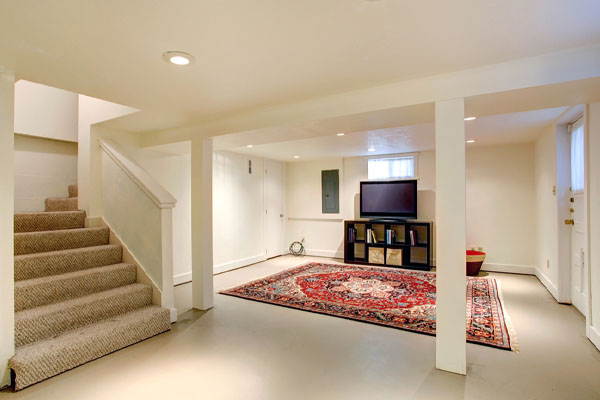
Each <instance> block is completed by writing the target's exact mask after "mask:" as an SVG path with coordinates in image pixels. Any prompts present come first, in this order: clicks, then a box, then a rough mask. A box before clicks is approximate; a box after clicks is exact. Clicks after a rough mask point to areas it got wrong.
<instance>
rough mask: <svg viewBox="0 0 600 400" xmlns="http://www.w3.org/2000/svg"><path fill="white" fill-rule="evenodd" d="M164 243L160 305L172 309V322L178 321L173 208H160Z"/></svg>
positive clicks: (162, 240)
mask: <svg viewBox="0 0 600 400" xmlns="http://www.w3.org/2000/svg"><path fill="white" fill-rule="evenodd" d="M160 229H161V243H162V249H161V254H162V298H161V302H160V305H161V306H163V307H164V308H166V309H168V310H170V311H171V322H176V321H177V309H176V308H175V291H174V289H173V209H172V208H170V207H169V208H161V209H160Z"/></svg>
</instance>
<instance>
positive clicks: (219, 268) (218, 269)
mask: <svg viewBox="0 0 600 400" xmlns="http://www.w3.org/2000/svg"><path fill="white" fill-rule="evenodd" d="M266 259H267V257H266V255H264V254H259V255H256V256H252V257H247V258H242V259H240V260H235V261H231V262H228V263H224V264H219V265H215V266H214V267H213V274H220V273H222V272H227V271H231V270H232V269H236V268H240V267H245V266H246V265H250V264H254V263H257V262H261V261H265V260H266Z"/></svg>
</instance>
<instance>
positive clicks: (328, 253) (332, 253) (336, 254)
mask: <svg viewBox="0 0 600 400" xmlns="http://www.w3.org/2000/svg"><path fill="white" fill-rule="evenodd" d="M306 255H307V256H315V257H330V258H344V252H342V251H336V250H318V249H306Z"/></svg>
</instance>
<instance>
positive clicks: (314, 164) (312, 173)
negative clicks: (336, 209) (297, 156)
mask: <svg viewBox="0 0 600 400" xmlns="http://www.w3.org/2000/svg"><path fill="white" fill-rule="evenodd" d="M332 169H338V170H339V171H340V172H339V173H340V211H341V212H340V214H323V212H322V204H321V171H322V170H332ZM351 173H352V171H351ZM346 176H347V173H346V171H345V165H344V161H343V160H342V159H341V158H336V159H327V160H320V161H305V162H293V163H287V164H286V178H285V181H286V187H285V193H286V212H287V218H286V233H285V239H284V244H285V245H286V247H287V246H289V245H290V244H291V243H292V242H295V241H300V240H301V239H302V238H304V240H305V243H304V246H305V248H306V250H307V254H310V255H317V256H324V257H343V247H342V240H341V239H340V233H343V220H344V215H345V213H346V212H347V210H348V209H349V208H352V204H353V201H354V197H353V196H349V195H348V193H346V192H345V190H344V189H345V188H346V185H345V180H346Z"/></svg>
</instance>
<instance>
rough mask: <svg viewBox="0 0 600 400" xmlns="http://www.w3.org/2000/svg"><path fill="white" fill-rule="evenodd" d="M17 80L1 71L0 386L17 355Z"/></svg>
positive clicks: (6, 383)
mask: <svg viewBox="0 0 600 400" xmlns="http://www.w3.org/2000/svg"><path fill="white" fill-rule="evenodd" d="M14 90H15V78H14V76H13V75H12V74H8V73H3V72H0V171H2V173H1V174H0V277H1V279H0V387H4V386H8V385H9V384H10V370H9V369H8V368H7V364H8V360H9V359H10V357H12V355H13V354H14V352H15V306H14V293H15V288H14V282H15V279H14V276H15V271H14V251H15V249H14V212H15V210H14V197H15V196H14V153H15V132H14V115H15V112H14V99H15V91H14Z"/></svg>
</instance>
